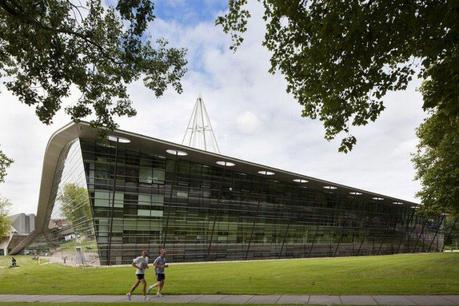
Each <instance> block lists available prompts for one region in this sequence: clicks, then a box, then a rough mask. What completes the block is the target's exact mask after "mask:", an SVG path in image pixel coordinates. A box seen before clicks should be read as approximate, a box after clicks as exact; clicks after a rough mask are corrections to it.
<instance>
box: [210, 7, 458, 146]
mask: <svg viewBox="0 0 459 306" xmlns="http://www.w3.org/2000/svg"><path fill="white" fill-rule="evenodd" d="M259 2H261V3H262V4H263V6H264V20H265V21H266V34H265V40H264V42H263V45H264V46H265V47H267V48H268V49H269V50H270V51H271V52H272V56H271V70H270V71H271V72H275V71H280V72H281V73H282V74H283V75H284V76H285V78H286V80H287V84H288V85H287V91H288V92H289V93H292V94H293V96H294V97H295V98H296V100H297V101H298V103H300V104H301V105H302V106H303V113H302V115H303V116H305V117H309V118H313V119H316V118H318V119H320V120H321V121H322V122H323V124H324V127H325V138H326V139H332V138H334V137H336V136H337V135H338V134H343V133H344V135H345V136H344V138H343V139H342V142H341V146H340V148H339V150H340V151H344V152H348V151H349V150H351V149H352V147H353V145H355V143H356V141H357V140H356V138H355V137H354V136H353V135H352V134H351V126H363V125H366V124H368V123H369V122H371V121H375V120H376V119H377V118H378V117H379V115H380V114H381V112H382V111H383V110H384V104H383V100H382V98H383V96H384V95H385V94H386V93H387V92H388V91H393V90H403V89H406V87H407V85H408V83H409V81H410V80H411V79H412V77H413V76H415V75H416V74H417V76H419V77H421V78H423V79H430V80H432V83H431V85H432V86H434V87H435V89H436V90H435V94H433V96H432V99H429V97H426V96H424V109H428V108H435V107H437V108H438V109H441V110H445V111H446V112H448V113H449V114H450V115H457V113H458V110H459V103H453V104H451V103H450V102H451V101H445V100H441V99H437V97H436V95H437V94H438V95H442V94H443V95H447V92H448V90H449V89H451V86H453V87H454V86H455V88H454V90H453V92H457V84H458V83H457V69H455V70H454V71H453V70H452V66H455V67H457V66H458V64H459V61H458V58H459V56H458V55H459V52H458V51H459V50H458V49H459V45H458V41H459V23H458V22H457V19H458V16H459V2H458V1H454V0H437V1H425V0H415V1H382V0H358V1H326V0H309V1H308V0H303V1H300V0H259ZM228 3H229V12H228V13H227V14H226V15H224V16H221V17H219V18H218V19H217V21H216V23H217V24H219V25H221V26H222V27H223V30H224V31H225V32H227V33H231V35H232V39H233V46H232V47H233V48H237V47H238V46H239V45H240V44H241V43H242V40H243V39H242V36H241V34H242V32H244V31H245V30H246V25H247V18H249V16H250V12H249V11H248V9H247V7H246V6H245V5H246V4H247V0H229V2H228ZM449 77H454V80H455V83H454V82H448V86H444V84H443V83H442V81H443V80H444V79H445V78H449ZM432 93H433V92H432ZM444 102H445V103H444Z"/></svg>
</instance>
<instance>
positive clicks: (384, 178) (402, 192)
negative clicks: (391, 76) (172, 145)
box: [0, 4, 424, 212]
mask: <svg viewBox="0 0 459 306" xmlns="http://www.w3.org/2000/svg"><path fill="white" fill-rule="evenodd" d="M251 5H252V4H251ZM253 5H255V4H253ZM151 32H152V35H153V36H155V37H157V36H163V37H166V38H168V39H170V40H171V44H172V45H173V46H186V47H188V48H189V54H188V57H189V60H190V65H189V69H190V70H189V72H188V73H187V75H186V77H185V79H184V80H183V87H184V93H183V94H182V95H178V94H176V93H174V92H173V91H168V92H167V93H166V94H165V95H164V96H163V97H161V98H160V99H156V98H155V97H154V95H153V93H152V92H151V91H149V90H147V89H145V88H144V87H143V85H142V83H141V82H137V83H135V84H133V85H131V86H130V87H129V91H130V93H131V97H132V99H133V100H134V105H135V107H136V109H137V110H138V115H137V116H136V117H135V118H121V119H120V120H119V123H120V127H121V128H122V129H125V130H131V131H133V132H138V133H141V134H145V135H149V136H152V137H158V138H163V139H166V140H170V141H174V142H180V141H181V140H182V137H183V134H184V132H185V129H186V125H187V123H188V119H189V116H190V114H191V111H192V108H193V106H194V103H195V101H196V98H197V96H198V94H199V93H202V95H203V98H204V101H205V103H206V107H207V110H208V113H209V115H210V119H211V121H212V124H213V127H214V131H215V134H216V137H217V140H218V141H219V145H220V149H221V151H222V153H223V154H225V155H230V156H234V157H237V158H241V159H245V160H249V161H253V162H257V163H261V164H266V165H270V166H274V167H278V168H281V169H285V170H290V171H294V172H298V173H303V174H306V175H310V176H314V177H318V178H321V179H326V180H331V181H335V182H337V183H342V184H346V185H350V186H354V187H357V188H362V189H367V190H370V191H375V192H380V193H382V194H387V195H390V196H395V197H400V198H403V199H407V200H414V194H415V192H416V191H417V190H418V189H419V184H418V183H417V182H414V181H413V180H412V179H413V177H414V170H413V167H412V165H411V162H410V155H409V154H410V152H413V151H414V148H415V144H416V136H415V128H416V127H417V126H418V125H419V124H420V123H421V122H422V120H423V118H424V113H423V112H422V109H421V104H422V101H421V96H420V94H419V93H418V92H416V90H415V88H416V86H418V85H419V84H418V83H413V84H412V86H410V87H409V88H408V89H407V90H406V91H404V92H397V93H390V94H389V95H388V96H387V97H386V98H385V105H386V107H387V109H386V110H385V111H384V113H383V114H382V116H381V118H379V119H378V120H377V121H376V122H375V123H372V124H370V125H368V126H366V127H361V128H356V129H354V131H353V133H354V135H356V136H357V137H358V144H357V146H356V148H355V149H354V150H353V151H352V152H351V153H349V154H342V153H338V152H337V148H338V144H339V140H335V141H331V142H327V141H325V140H324V139H323V132H324V131H323V127H322V125H321V123H320V122H318V121H313V120H310V119H305V118H302V117H301V106H300V105H298V103H296V102H295V100H294V99H293V98H292V97H291V96H289V95H288V94H286V92H285V88H286V82H285V80H284V79H283V77H282V76H281V75H279V74H275V75H270V74H268V72H267V71H268V69H269V57H270V55H269V52H268V51H267V50H265V49H264V48H263V47H262V46H261V44H260V43H261V41H262V39H263V35H264V25H263V24H262V23H261V22H260V12H259V11H258V13H256V14H254V17H253V19H252V20H251V21H250V23H249V31H248V33H247V34H246V35H245V43H244V44H243V46H242V47H241V48H240V50H239V51H238V52H237V53H236V54H234V53H233V52H232V51H230V50H228V46H229V42H230V39H229V37H228V36H225V35H224V34H223V33H222V32H221V30H220V28H217V27H215V26H214V24H213V22H207V23H200V24H197V25H195V26H193V27H185V26H183V25H180V24H178V23H175V22H167V21H164V20H156V21H155V23H154V24H153V26H152V27H151ZM0 97H1V105H2V110H1V111H0V144H1V147H2V149H3V150H4V151H5V152H6V153H7V154H9V155H10V156H11V157H13V158H14V159H15V163H14V164H13V166H12V167H11V168H10V169H9V174H8V177H7V181H6V183H4V184H0V194H2V195H4V196H6V197H8V198H10V199H11V200H12V202H13V203H14V205H15V206H14V208H13V212H21V211H24V212H35V211H36V206H37V199H38V190H39V184H40V178H41V167H42V162H43V161H42V159H43V154H44V150H45V146H46V142H47V140H48V139H49V137H50V135H51V134H52V133H53V132H54V131H55V130H57V129H58V128H59V127H60V126H62V125H64V124H65V123H67V122H68V121H69V120H70V119H69V118H68V117H67V116H66V115H65V114H63V113H62V112H60V113H59V114H58V115H57V117H56V119H55V123H54V124H53V125H51V126H44V125H42V124H41V123H40V122H39V121H38V119H37V118H36V116H35V114H34V112H33V110H32V109H31V108H29V107H27V106H25V105H22V104H20V103H19V102H18V101H17V99H16V98H15V97H13V96H11V95H10V94H9V93H8V92H7V91H6V90H3V91H2V93H1V96H0Z"/></svg>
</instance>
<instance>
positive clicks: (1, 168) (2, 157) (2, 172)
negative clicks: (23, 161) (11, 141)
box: [0, 150, 13, 183]
mask: <svg viewBox="0 0 459 306" xmlns="http://www.w3.org/2000/svg"><path fill="white" fill-rule="evenodd" d="M12 163H13V160H12V159H10V158H8V156H6V154H5V153H3V151H2V150H0V183H3V182H4V181H5V177H6V169H7V168H8V167H9V166H10V165H11V164H12Z"/></svg>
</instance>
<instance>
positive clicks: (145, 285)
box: [142, 279, 147, 296]
mask: <svg viewBox="0 0 459 306" xmlns="http://www.w3.org/2000/svg"><path fill="white" fill-rule="evenodd" d="M142 283H143V290H142V291H143V296H146V295H147V282H146V281H145V280H144V279H142Z"/></svg>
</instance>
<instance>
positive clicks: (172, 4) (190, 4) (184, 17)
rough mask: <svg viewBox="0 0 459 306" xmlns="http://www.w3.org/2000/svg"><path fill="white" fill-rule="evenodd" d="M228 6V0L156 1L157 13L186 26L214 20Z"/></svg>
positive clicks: (161, 16)
mask: <svg viewBox="0 0 459 306" xmlns="http://www.w3.org/2000/svg"><path fill="white" fill-rule="evenodd" d="M226 7H227V1H226V0H159V1H156V3H155V15H156V16H157V17H158V18H161V19H164V20H173V21H175V22H177V23H180V24H183V25H186V26H195V25H196V24H198V23H201V22H209V21H210V22H212V21H213V20H215V17H214V16H215V15H216V14H217V13H218V12H221V11H224V10H225V9H226Z"/></svg>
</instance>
